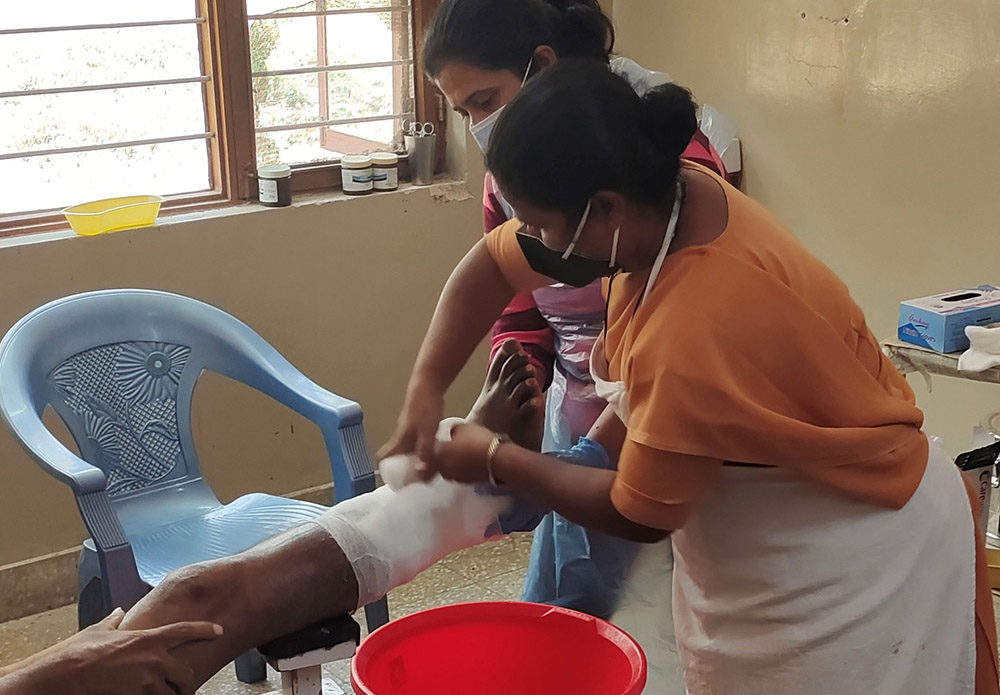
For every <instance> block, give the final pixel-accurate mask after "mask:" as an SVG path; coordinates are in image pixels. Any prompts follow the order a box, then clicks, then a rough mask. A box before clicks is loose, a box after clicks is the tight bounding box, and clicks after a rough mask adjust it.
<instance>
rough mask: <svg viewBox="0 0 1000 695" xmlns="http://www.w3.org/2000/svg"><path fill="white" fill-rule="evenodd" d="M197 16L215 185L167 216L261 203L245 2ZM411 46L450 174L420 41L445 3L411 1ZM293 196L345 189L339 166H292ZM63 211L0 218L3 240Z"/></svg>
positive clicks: (215, 0) (211, 0)
mask: <svg viewBox="0 0 1000 695" xmlns="http://www.w3.org/2000/svg"><path fill="white" fill-rule="evenodd" d="M194 2H195V4H196V8H197V11H198V15H197V16H199V17H205V18H206V20H205V21H203V22H200V23H199V26H200V30H199V38H200V41H199V51H200V55H201V62H202V72H203V74H205V75H208V77H209V79H208V80H204V81H202V90H203V96H204V104H205V132H206V133H213V134H214V137H209V138H207V141H208V143H209V147H208V160H209V162H208V163H209V182H210V185H211V186H212V188H211V189H209V190H206V191H199V192H192V193H180V194H175V195H170V196H166V200H165V201H164V203H163V205H162V207H161V210H162V212H161V214H178V213H183V212H190V211H196V210H206V209H210V208H218V207H226V206H230V205H237V204H240V203H244V202H247V201H250V200H254V199H256V195H257V177H256V172H257V164H256V158H257V153H256V133H255V129H254V105H253V79H252V76H251V68H250V31H249V24H248V19H247V9H246V0H194ZM410 2H411V18H410V31H411V37H410V40H411V45H412V47H413V53H414V55H413V76H414V110H415V111H416V117H417V119H419V120H421V121H429V122H431V123H434V125H435V130H436V132H437V133H438V134H439V135H438V142H437V153H436V162H435V171H436V172H440V171H442V170H443V169H444V164H445V161H446V156H447V154H446V147H447V145H446V142H445V138H444V133H445V131H446V128H445V118H446V115H447V114H446V110H445V108H444V100H443V98H442V97H441V95H440V94H439V93H438V91H437V89H436V88H435V87H434V85H433V83H432V82H431V81H430V80H429V79H428V78H427V76H426V75H425V74H424V72H423V66H422V65H421V64H420V59H419V58H420V56H419V54H420V50H419V48H420V45H421V39H422V37H423V35H424V32H425V31H426V29H427V27H428V25H429V23H430V19H431V17H433V15H434V11H435V10H436V9H437V6H438V5H439V4H440V0H410ZM399 160H400V161H399V168H400V171H399V174H400V180H401V181H405V180H407V179H408V178H409V163H408V162H407V159H406V155H405V154H401V155H400V158H399ZM292 173H293V176H292V190H293V192H304V191H323V190H339V189H340V188H341V175H340V163H339V161H335V160H332V161H329V162H315V163H311V164H297V165H293V167H292ZM68 228H69V224H68V223H67V222H66V219H65V217H63V215H62V213H61V212H60V211H59V209H49V210H34V211H25V212H18V213H0V237H4V236H12V235H15V234H25V233H31V232H41V231H50V230H60V229H68Z"/></svg>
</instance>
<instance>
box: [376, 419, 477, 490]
mask: <svg viewBox="0 0 1000 695" xmlns="http://www.w3.org/2000/svg"><path fill="white" fill-rule="evenodd" d="M463 422H465V420H463V419H462V418H460V417H450V418H446V419H444V420H442V421H441V424H440V425H438V431H437V440H438V441H439V442H448V441H451V431H452V430H453V429H454V428H455V427H456V426H457V425H460V424H462V423H463ZM419 462H420V459H418V458H417V457H416V456H415V455H413V454H399V455H396V456H389V457H387V458H385V459H383V460H382V462H381V463H380V464H379V467H378V469H379V472H380V473H381V474H382V481H383V482H384V483H385V484H386V485H388V486H389V488H390V489H392V490H402V489H403V488H404V487H406V486H407V485H412V484H413V483H417V482H420V476H419V475H417V464H418V463H419Z"/></svg>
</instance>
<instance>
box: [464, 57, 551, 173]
mask: <svg viewBox="0 0 1000 695" xmlns="http://www.w3.org/2000/svg"><path fill="white" fill-rule="evenodd" d="M534 62H535V56H534V55H532V56H531V59H530V60H529V61H528V68H527V69H526V70H525V71H524V77H522V78H521V86H522V87H523V86H524V83H525V82H527V81H528V73H529V72H531V65H532V63H534ZM506 107H507V105H506V104H504V105H503V106H501V107H500V108H499V109H497V110H496V111H494V112H493V113H491V114H490V115H489V116H487V117H486V118H484V119H483V120H481V121H479V123H470V124H469V132H470V133H472V137H474V138H475V139H476V144H477V145H479V149H481V150H482V151H483V154H486V148H487V147H489V144H490V135H492V134H493V127H494V126H495V125H496V124H497V119H499V118H500V112H501V111H503V110H504V109H505V108H506Z"/></svg>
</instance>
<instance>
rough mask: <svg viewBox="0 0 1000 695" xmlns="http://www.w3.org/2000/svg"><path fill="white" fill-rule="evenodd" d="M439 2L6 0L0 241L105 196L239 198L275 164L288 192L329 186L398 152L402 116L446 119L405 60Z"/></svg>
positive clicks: (173, 201) (201, 200) (203, 202)
mask: <svg viewBox="0 0 1000 695" xmlns="http://www.w3.org/2000/svg"><path fill="white" fill-rule="evenodd" d="M435 4H436V2H435V0H309V1H308V2H296V1H295V0H164V1H162V2H157V3H145V2H134V0H102V1H101V2H98V3H81V2H79V1H78V0H48V2H46V3H16V4H10V5H6V4H5V6H4V7H3V8H2V9H0V233H2V232H4V231H8V232H9V231H22V230H26V229H43V228H51V227H56V226H61V225H62V224H63V222H62V218H61V216H59V215H58V214H57V212H56V211H57V210H58V209H59V208H61V207H64V206H66V205H71V204H75V203H79V202H84V201H87V200H95V199H99V198H105V197H111V196H120V195H132V194H144V193H156V194H160V195H165V196H168V203H167V204H166V207H167V208H190V207H204V206H208V205H219V204H226V203H230V202H234V201H238V200H241V199H248V198H251V197H252V196H253V194H254V192H255V185H254V180H253V173H254V171H255V170H256V167H257V166H258V165H263V164H272V163H276V162H283V163H287V164H292V165H293V169H294V170H295V173H294V174H293V183H294V186H295V188H296V189H299V190H303V189H318V188H327V187H335V186H337V185H339V179H340V176H339V167H338V164H337V162H338V160H339V157H340V156H341V155H343V154H354V153H360V152H370V151H375V150H395V151H399V150H401V142H400V140H401V138H400V130H401V123H402V121H403V120H404V119H410V118H414V117H418V118H420V119H422V120H431V121H433V122H435V123H439V121H440V119H441V118H443V112H442V109H441V108H440V104H439V102H438V100H437V98H436V96H435V95H434V94H433V90H432V89H431V88H429V87H428V85H427V84H425V83H424V80H423V77H422V76H421V75H420V74H419V72H418V70H417V69H416V65H415V61H414V46H415V45H416V44H417V36H418V32H419V30H420V28H421V26H422V25H423V24H424V22H425V21H426V20H427V18H428V17H429V16H430V14H431V12H432V11H433V6H434V5H435ZM443 149H444V148H443V147H439V150H442V151H443ZM404 170H405V166H404Z"/></svg>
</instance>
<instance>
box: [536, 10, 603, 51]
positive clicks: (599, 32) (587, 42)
mask: <svg viewBox="0 0 1000 695" xmlns="http://www.w3.org/2000/svg"><path fill="white" fill-rule="evenodd" d="M545 2H546V3H547V4H548V5H549V6H550V7H552V8H554V9H555V10H557V11H559V12H560V13H561V15H562V17H561V19H560V20H559V21H558V22H557V23H556V24H557V26H558V27H559V33H560V34H561V41H560V42H559V43H560V45H559V46H555V47H554V48H556V49H557V51H558V52H559V54H560V57H561V58H592V59H594V60H601V61H604V62H607V61H608V59H609V58H610V56H611V51H612V50H613V49H614V45H615V27H614V24H613V23H612V22H611V20H610V19H609V18H608V16H607V15H606V14H604V12H603V10H601V5H600V3H598V2H597V0H545Z"/></svg>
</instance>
